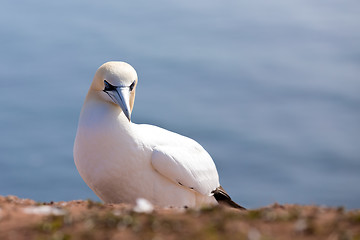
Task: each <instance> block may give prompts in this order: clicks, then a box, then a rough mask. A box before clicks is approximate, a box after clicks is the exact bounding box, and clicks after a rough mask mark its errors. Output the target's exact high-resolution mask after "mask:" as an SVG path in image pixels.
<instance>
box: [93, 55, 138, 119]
mask: <svg viewBox="0 0 360 240" xmlns="http://www.w3.org/2000/svg"><path fill="white" fill-rule="evenodd" d="M137 82H138V77H137V74H136V71H135V69H134V68H133V67H132V66H131V65H130V64H128V63H126V62H107V63H104V64H103V65H102V66H101V67H100V68H99V69H98V70H97V71H96V73H95V77H94V80H93V82H92V84H91V87H90V91H95V92H96V93H98V94H97V95H98V96H100V97H101V100H103V101H106V102H109V103H110V104H116V105H118V106H120V108H121V110H122V111H123V112H124V114H125V116H126V117H127V119H128V120H129V121H130V120H131V112H132V109H133V106H134V100H135V88H136V85H137Z"/></svg>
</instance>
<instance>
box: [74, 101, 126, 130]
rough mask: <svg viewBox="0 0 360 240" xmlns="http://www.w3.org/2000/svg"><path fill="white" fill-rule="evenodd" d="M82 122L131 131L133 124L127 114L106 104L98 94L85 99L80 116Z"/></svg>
mask: <svg viewBox="0 0 360 240" xmlns="http://www.w3.org/2000/svg"><path fill="white" fill-rule="evenodd" d="M80 120H81V121H82V122H85V123H88V124H90V125H93V124H94V126H99V123H100V122H101V123H102V126H108V127H109V128H113V127H114V126H116V127H117V128H123V129H124V130H130V128H131V122H129V120H128V119H127V118H126V116H125V114H124V113H123V111H122V110H121V108H120V107H119V106H117V105H116V104H112V103H111V102H106V101H104V100H103V99H101V98H100V97H99V96H98V95H96V94H88V95H87V96H86V99H85V103H84V106H83V109H82V111H81V114H80Z"/></svg>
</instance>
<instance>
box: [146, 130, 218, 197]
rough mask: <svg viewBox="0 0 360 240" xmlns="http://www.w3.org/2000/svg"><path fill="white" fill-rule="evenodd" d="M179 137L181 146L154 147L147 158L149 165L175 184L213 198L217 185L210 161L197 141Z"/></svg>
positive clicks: (215, 172)
mask: <svg viewBox="0 0 360 240" xmlns="http://www.w3.org/2000/svg"><path fill="white" fill-rule="evenodd" d="M181 137H182V136H181ZM183 138H184V139H182V141H181V144H164V145H160V146H156V147H155V148H154V149H153V153H152V156H151V163H152V166H153V167H154V169H155V170H156V171H157V172H159V173H160V174H162V175H163V176H165V177H167V178H168V179H170V180H171V181H173V182H174V183H176V184H180V185H182V186H184V187H188V188H189V189H192V190H194V191H196V192H199V193H201V194H203V195H208V196H210V195H213V191H214V190H215V189H216V188H217V187H219V186H220V184H219V176H218V173H217V170H216V167H215V164H214V162H213V160H212V158H211V157H210V155H209V154H208V153H207V152H206V151H205V150H204V149H203V148H202V147H201V146H200V145H199V144H198V143H197V142H195V141H194V140H191V139H189V138H186V137H183Z"/></svg>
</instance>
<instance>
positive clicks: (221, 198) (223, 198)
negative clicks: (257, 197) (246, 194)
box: [212, 186, 246, 210]
mask: <svg viewBox="0 0 360 240" xmlns="http://www.w3.org/2000/svg"><path fill="white" fill-rule="evenodd" d="M212 193H213V194H214V197H215V199H216V201H217V202H218V203H219V204H222V205H226V206H229V207H232V208H236V209H240V210H246V208H244V207H243V206H240V205H239V204H237V203H236V202H234V201H233V200H231V197H230V196H229V194H227V192H226V191H225V190H224V189H223V188H222V187H221V186H220V187H218V188H216V189H215V190H214V191H212Z"/></svg>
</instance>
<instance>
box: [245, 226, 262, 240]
mask: <svg viewBox="0 0 360 240" xmlns="http://www.w3.org/2000/svg"><path fill="white" fill-rule="evenodd" d="M260 238H261V233H260V232H259V230H257V229H256V228H251V229H250V230H249V232H248V240H260Z"/></svg>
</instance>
